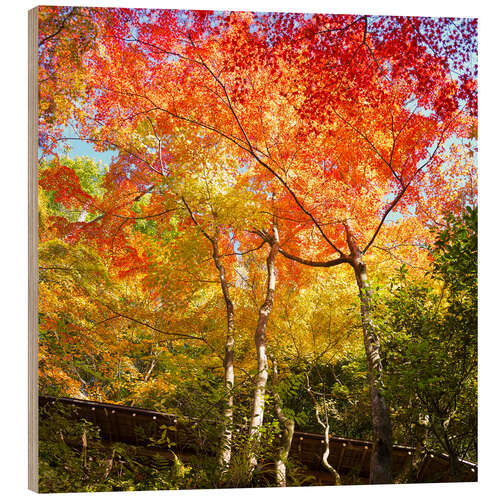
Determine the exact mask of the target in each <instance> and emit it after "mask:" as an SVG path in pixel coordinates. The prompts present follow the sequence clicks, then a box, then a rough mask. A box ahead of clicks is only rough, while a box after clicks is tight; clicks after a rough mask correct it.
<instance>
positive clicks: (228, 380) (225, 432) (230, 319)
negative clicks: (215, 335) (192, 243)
mask: <svg viewBox="0 0 500 500" xmlns="http://www.w3.org/2000/svg"><path fill="white" fill-rule="evenodd" d="M182 202H183V203H184V205H185V207H186V209H187V211H188V212H189V215H190V217H191V219H192V221H193V222H194V223H195V224H196V225H197V226H198V227H199V228H200V230H201V232H202V234H203V236H205V238H206V239H207V240H208V241H210V244H211V245H212V258H213V261H214V264H215V267H216V268H217V271H218V273H219V282H220V286H221V290H222V296H223V297H224V302H225V304H226V319H227V330H226V340H225V345H224V361H223V366H224V388H225V390H226V394H225V397H224V399H223V418H222V431H221V442H220V449H219V469H220V475H221V477H222V476H223V475H224V473H225V472H226V471H227V469H228V468H229V463H230V461H231V455H232V440H233V404H234V401H233V388H234V304H233V301H232V300H231V294H230V293H229V284H228V282H227V277H226V268H225V267H224V264H223V263H222V260H221V257H220V252H219V239H220V226H216V228H215V233H214V235H213V236H212V235H210V234H209V233H207V232H206V231H205V230H204V229H203V227H201V226H200V225H199V224H198V221H197V220H196V218H195V216H194V214H193V211H192V210H191V208H190V206H189V205H188V203H187V201H186V200H185V199H184V197H182Z"/></svg>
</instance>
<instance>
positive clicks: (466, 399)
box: [381, 208, 477, 477]
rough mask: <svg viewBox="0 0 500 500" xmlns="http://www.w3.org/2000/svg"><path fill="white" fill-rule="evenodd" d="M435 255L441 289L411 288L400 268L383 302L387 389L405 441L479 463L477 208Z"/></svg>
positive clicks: (452, 228)
mask: <svg viewBox="0 0 500 500" xmlns="http://www.w3.org/2000/svg"><path fill="white" fill-rule="evenodd" d="M433 254H434V264H433V269H432V272H431V274H430V276H431V277H432V278H435V279H437V280H438V281H437V283H432V282H429V281H428V280H427V281H421V282H415V281H412V280H411V279H409V277H408V276H407V272H406V271H405V270H404V269H402V270H401V273H400V275H399V276H397V277H396V278H395V279H394V281H393V283H392V289H391V292H390V294H389V296H388V297H387V298H385V300H384V304H383V314H384V318H383V319H381V326H382V328H383V331H384V332H385V335H384V347H385V352H386V359H385V364H386V368H387V374H388V380H387V390H388V392H389V393H390V395H391V401H392V404H393V406H394V408H395V411H394V420H395V422H396V429H397V433H398V437H399V439H400V440H401V441H403V442H406V443H409V444H413V445H417V444H419V443H420V444H423V445H424V446H425V447H426V448H427V449H435V450H441V451H442V452H444V453H446V454H448V455H449V456H450V457H452V459H455V460H456V459H458V458H460V459H469V460H473V461H474V460H477V209H471V208H469V209H467V211H466V212H465V213H464V214H463V215H462V216H461V217H455V216H453V215H450V216H448V219H447V225H446V227H445V228H444V229H442V230H440V231H436V243H435V246H434V249H433ZM456 466H457V464H454V467H456ZM452 472H453V474H454V475H455V477H459V473H458V471H457V470H453V471H452Z"/></svg>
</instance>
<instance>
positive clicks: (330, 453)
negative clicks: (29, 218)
mask: <svg viewBox="0 0 500 500" xmlns="http://www.w3.org/2000/svg"><path fill="white" fill-rule="evenodd" d="M38 96H39V103H38V129H39V139H38V153H39V170H38V172H39V174H38V177H39V191H38V206H39V217H38V235H39V243H38V258H39V268H38V275H39V276H38V278H39V286H38V321H39V334H38V339H39V341H38V359H39V366H38V385H39V394H40V396H47V397H55V398H56V399H55V400H54V402H55V404H53V405H51V407H50V408H47V407H46V406H44V405H40V419H39V487H40V491H44V492H60V491H89V492H90V491H112V490H147V489H192V488H200V489H201V488H234V487H249V486H251V487H264V486H271V487H272V486H299V485H304V486H306V485H317V484H330V485H344V484H365V483H371V484H377V483H379V484H380V483H414V482H424V481H432V482H441V481H471V480H475V479H474V478H471V477H470V474H467V471H469V472H470V470H475V471H476V472H477V467H476V464H477V20H475V19H459V18H428V17H425V18H424V17H422V18H418V17H387V16H366V15H358V16H356V15H335V14H291V13H250V12H211V11H181V10H149V9H111V8H85V7H39V8H38ZM57 398H73V399H74V400H85V401H92V402H95V403H96V404H98V403H101V404H114V405H121V406H126V407H130V408H132V409H131V410H130V411H131V412H132V411H134V410H133V408H138V409H143V410H150V411H154V412H157V413H154V417H151V418H154V419H156V418H157V417H156V415H158V416H159V415H160V414H165V415H170V416H171V418H172V419H174V418H175V420H172V422H175V425H173V424H172V426H171V425H163V426H160V425H157V427H155V432H152V431H151V432H150V431H148V430H147V429H146V430H144V429H142V430H141V432H142V434H143V435H142V438H141V439H142V441H141V443H142V444H141V446H138V445H134V444H131V443H127V442H121V441H120V440H114V439H113V440H112V441H110V440H107V438H106V435H105V430H103V429H104V428H103V427H102V425H100V424H98V422H97V420H96V421H94V422H92V421H89V420H88V419H85V418H80V417H78V415H76V414H75V412H74V410H72V409H71V406H70V405H64V404H62V403H60V404H59V403H57ZM61 401H62V400H61ZM121 406H120V407H121ZM120 407H119V406H116V408H117V410H116V411H118V410H119V408H120ZM109 408H111V406H109ZM113 408H115V407H113ZM113 413H114V410H113ZM150 414H151V415H153V413H150ZM133 415H134V417H135V416H136V413H133ZM148 415H149V414H148ZM169 418H170V417H169ZM193 422H195V424H193ZM191 424H193V425H191ZM113 425H114V426H115V428H116V429H118V431H119V430H120V429H119V426H120V425H121V424H120V423H119V422H118V420H116V422H115V424H113ZM180 428H182V429H188V428H189V429H190V430H189V432H190V433H191V434H189V433H188V434H187V436H189V437H188V438H187V440H188V441H189V446H187V447H186V448H185V449H184V448H182V449H181V447H180V445H179V443H180V441H178V435H179V429H180ZM118 431H117V432H118ZM134 432H138V431H137V430H136V431H134ZM186 432H187V431H186ZM176 436H177V437H176ZM298 436H305V438H303V437H300V441H299V437H298ZM308 436H309V437H308ZM314 436H317V438H314ZM313 438H314V439H317V440H316V441H315V443H317V444H316V445H315V446H316V448H315V451H314V453H315V455H314V456H315V457H317V458H314V460H316V462H314V460H313V462H314V463H313V462H311V461H309V462H307V460H306V459H305V457H306V453H305V451H304V452H302V455H301V450H302V448H301V445H300V444H298V445H297V443H301V442H302V440H303V439H305V441H304V443H306V441H307V439H313ZM337 438H339V439H340V438H342V439H344V441H342V443H345V444H343V445H342V446H344V447H345V448H346V450H347V451H345V452H344V450H342V451H341V454H340V451H338V450H337V448H335V446H336V445H335V446H334V444H335V443H336V442H337V441H335V439H337ZM348 440H351V441H352V443H354V444H353V445H352V446H355V444H356V443H358V442H359V443H361V442H363V443H364V442H366V445H365V446H364V448H362V447H361V445H360V444H359V446H360V449H365V450H368V451H367V452H364V453H365V454H366V453H368V455H367V457H366V458H365V455H363V458H362V460H361V458H359V459H358V458H357V459H356V460H354V459H353V460H354V463H353V464H351V465H349V469H348V468H347V465H346V464H347V459H348V453H349V450H350V449H351V448H350V446H351V445H350V444H349V441H348ZM340 442H341V441H338V443H340ZM297 446H298V447H297ZM304 446H305V445H304ZM339 446H341V445H340V444H339ZM356 446H358V445H356ZM398 446H399V448H398ZM402 447H406V448H404V450H409V451H405V453H406V455H405V456H406V457H407V458H405V460H404V462H401V461H400V460H399V459H398V460H396V458H397V457H398V456H399V455H397V453H396V452H397V450H403V448H402ZM304 449H305V448H304ZM339 449H340V448H339ZM353 449H354V448H353ZM393 450H394V451H393ZM398 453H399V452H398ZM311 456H312V455H311ZM353 456H354V455H353ZM435 457H441V458H440V460H441V462H442V464H443V466H442V467H441V469H439V471H438V472H436V471H437V469H436V471H435V470H434V469H433V467H434V465H432V464H433V463H434V462H432V460H434V459H436V460H437V458H435ZM431 459H432V460H431ZM311 460H312V459H311ZM311 463H312V464H313V465H311ZM315 464H316V465H315ZM364 464H366V468H367V469H366V470H367V471H368V472H367V473H366V475H363V472H362V469H363V467H364ZM471 467H472V469H471ZM474 467H476V468H475V469H474ZM433 471H434V472H433ZM431 473H432V474H434V475H432V474H431Z"/></svg>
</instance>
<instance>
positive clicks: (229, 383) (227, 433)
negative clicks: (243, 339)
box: [212, 227, 234, 475]
mask: <svg viewBox="0 0 500 500" xmlns="http://www.w3.org/2000/svg"><path fill="white" fill-rule="evenodd" d="M219 235H220V228H219V227H217V229H216V232H215V236H214V238H213V240H212V247H213V259H214V263H215V267H216V268H217V271H218V272H219V280H220V285H221V289H222V295H223V296H224V302H225V304H226V318H227V333H226V342H225V346H224V387H225V390H226V397H225V398H224V410H223V422H222V433H221V445H220V454H219V467H220V471H221V475H223V474H224V473H225V472H226V470H227V469H228V467H229V462H230V461H231V447H232V438H233V387H234V306H233V302H232V300H231V296H230V294H229V287H228V283H227V279H226V269H225V268H224V265H223V264H222V262H221V260H220V254H219Z"/></svg>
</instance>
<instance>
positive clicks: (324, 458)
mask: <svg viewBox="0 0 500 500" xmlns="http://www.w3.org/2000/svg"><path fill="white" fill-rule="evenodd" d="M306 379H307V387H306V390H307V392H308V393H309V395H310V396H311V399H312V400H313V403H314V413H315V414H316V420H317V422H318V424H319V425H320V426H321V427H322V428H323V436H324V444H325V447H324V450H323V455H322V456H321V463H322V464H323V467H324V468H325V469H326V470H327V471H328V472H329V473H330V474H331V475H332V476H333V479H334V481H335V486H340V485H341V484H342V482H341V480H340V474H339V473H338V472H337V470H336V469H335V468H334V467H332V466H331V465H330V463H329V462H328V457H329V456H330V424H329V422H328V409H327V407H326V401H325V395H324V394H323V411H324V414H325V421H324V422H323V420H322V419H321V416H320V414H319V404H318V401H317V399H316V396H315V395H314V393H313V391H312V389H311V384H310V383H309V375H307V373H306Z"/></svg>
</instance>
